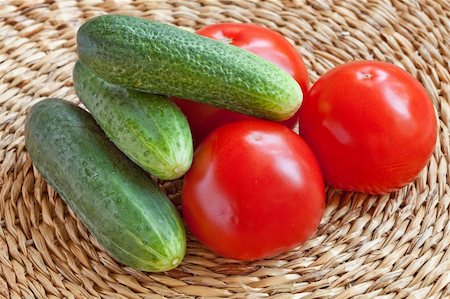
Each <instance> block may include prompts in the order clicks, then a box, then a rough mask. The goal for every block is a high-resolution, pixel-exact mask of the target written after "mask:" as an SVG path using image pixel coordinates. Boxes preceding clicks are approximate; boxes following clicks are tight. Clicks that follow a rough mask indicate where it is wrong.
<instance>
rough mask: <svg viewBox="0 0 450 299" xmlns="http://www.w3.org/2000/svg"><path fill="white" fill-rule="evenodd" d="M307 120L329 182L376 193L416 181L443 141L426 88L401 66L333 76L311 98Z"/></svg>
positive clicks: (306, 131) (302, 126) (346, 68)
mask: <svg viewBox="0 0 450 299" xmlns="http://www.w3.org/2000/svg"><path fill="white" fill-rule="evenodd" d="M299 122H300V123H299V131H300V135H301V136H303V137H304V139H305V141H306V142H307V143H308V144H309V145H310V146H311V148H312V150H313V151H314V153H315V154H316V156H317V159H318V161H319V163H320V165H321V169H322V172H323V174H324V177H325V180H326V181H327V182H328V183H329V184H331V185H333V186H335V187H337V188H341V189H345V190H350V191H359V192H366V193H374V194H380V193H386V192H391V191H394V190H396V189H398V188H401V187H402V186H405V185H406V184H408V183H409V182H411V181H412V180H413V179H414V178H415V177H416V176H417V174H418V173H419V172H420V170H421V169H422V168H423V167H424V166H425V165H426V164H427V162H428V160H429V158H430V156H431V154H432V152H433V149H434V146H435V143H436V136H437V121H436V116H435V112H434V109H433V105H432V103H431V101H430V98H429V96H428V94H427V92H426V90H425V89H424V87H423V86H422V85H421V84H420V83H419V82H418V81H417V80H416V79H415V78H414V77H412V76H411V75H410V74H409V73H407V72H405V71H403V70H402V69H400V68H399V67H397V66H395V65H392V64H388V63H384V62H376V61H358V62H353V63H348V64H344V65H342V66H339V67H337V68H335V69H333V70H331V71H329V72H328V73H326V74H325V75H324V76H323V77H321V78H320V79H319V80H318V81H317V82H316V83H315V84H314V85H313V87H312V88H311V90H310V91H309V94H308V95H307V96H306V98H305V100H304V103H303V105H302V107H301V108H300V119H299Z"/></svg>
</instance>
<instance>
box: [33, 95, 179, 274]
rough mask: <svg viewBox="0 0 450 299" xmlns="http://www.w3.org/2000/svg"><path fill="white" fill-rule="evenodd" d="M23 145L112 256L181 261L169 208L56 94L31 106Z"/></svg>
mask: <svg viewBox="0 0 450 299" xmlns="http://www.w3.org/2000/svg"><path fill="white" fill-rule="evenodd" d="M25 145H26V148H27V151H28V152H29V154H30V156H31V158H32V161H33V163H34V165H35V166H36V168H37V169H38V170H39V172H40V173H41V174H42V176H43V177H44V178H45V179H46V180H47V182H48V183H49V184H50V185H51V186H53V187H54V188H55V190H56V191H57V192H58V193H59V194H60V195H61V197H62V198H63V199H64V200H65V202H66V203H67V204H68V205H69V206H70V207H71V208H72V210H73V211H74V212H75V213H76V214H77V215H78V216H79V217H80V219H81V221H82V222H83V223H84V225H85V226H86V227H87V229H88V230H89V231H90V232H91V233H92V234H93V235H94V236H95V237H96V238H97V240H98V242H99V243H100V244H101V245H102V246H103V247H104V248H105V249H106V251H108V252H109V254H110V255H111V256H112V257H114V258H115V259H117V260H118V261H119V262H121V263H123V264H125V265H127V266H130V267H133V268H135V269H139V270H144V271H154V272H159V271H166V270H169V269H172V268H174V267H176V266H177V265H178V264H179V263H180V261H181V260H182V259H183V256H184V253H185V248H186V239H185V233H184V228H183V225H182V222H181V220H180V217H179V216H178V213H177V211H176V210H175V208H174V206H173V205H172V203H171V202H170V201H169V199H168V198H167V196H166V195H165V194H164V193H163V192H162V191H160V190H159V189H158V188H157V187H156V186H155V184H154V183H153V182H152V181H151V179H150V178H149V177H148V176H147V175H146V173H145V172H144V171H143V170H142V169H141V168H139V167H138V166H137V165H136V164H134V163H133V162H131V161H130V160H129V159H128V158H127V157H126V156H125V155H124V154H122V152H121V151H120V150H119V149H117V148H116V147H115V146H114V144H113V143H111V142H110V141H109V140H108V138H107V137H106V136H105V134H104V133H103V132H102V130H101V129H100V127H99V126H98V125H97V124H96V123H95V120H94V119H93V118H92V117H91V116H90V115H89V114H88V113H87V112H86V111H84V110H82V109H81V108H79V107H77V106H75V105H73V104H71V103H69V102H67V101H63V100H60V99H46V100H43V101H41V102H39V103H37V104H36V105H34V106H33V107H32V108H31V110H30V112H29V114H28V116H27V120H26V125H25Z"/></svg>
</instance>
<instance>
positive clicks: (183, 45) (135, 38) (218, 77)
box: [77, 15, 302, 120]
mask: <svg viewBox="0 0 450 299" xmlns="http://www.w3.org/2000/svg"><path fill="white" fill-rule="evenodd" d="M77 44H78V56H79V59H80V60H81V62H82V63H83V64H84V65H86V66H87V67H89V68H90V69H92V70H93V71H94V72H95V73H96V74H97V75H98V76H100V77H101V78H103V79H105V80H106V81H108V82H110V83H113V84H117V85H121V86H124V87H127V88H133V89H137V90H141V91H144V92H149V93H154V94H162V95H169V96H177V97H181V98H186V99H192V100H193V101H197V102H204V103H209V104H212V105H215V106H218V107H222V108H226V109H229V110H233V111H237V112H241V113H244V114H248V115H252V116H255V117H260V118H266V119H271V120H284V119H288V118H289V117H291V116H292V115H293V114H294V113H295V112H296V111H297V110H298V108H299V107H300V104H301V102H302V91H301V89H300V87H299V85H298V84H297V82H296V81H295V80H294V79H293V78H292V77H291V76H289V75H288V74H287V73H286V72H284V71H283V70H281V69H280V68H279V67H277V66H275V65H274V64H272V63H270V62H268V61H266V60H264V59H262V58H260V57H259V56H257V55H255V54H252V53H250V52H248V51H246V50H243V49H241V48H238V47H235V46H233V45H229V44H226V43H223V42H220V41H216V40H212V39H209V38H206V37H203V36H200V35H198V34H195V33H191V32H188V31H185V30H182V29H180V28H177V27H174V26H172V25H167V24H164V23H159V22H156V21H149V20H144V19H141V18H136V17H131V16H121V15H104V16H99V17H95V18H93V19H91V20H90V21H88V22H86V23H85V24H83V25H82V26H81V27H80V29H79V30H78V33H77Z"/></svg>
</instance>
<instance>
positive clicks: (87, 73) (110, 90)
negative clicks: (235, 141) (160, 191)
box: [73, 62, 193, 180]
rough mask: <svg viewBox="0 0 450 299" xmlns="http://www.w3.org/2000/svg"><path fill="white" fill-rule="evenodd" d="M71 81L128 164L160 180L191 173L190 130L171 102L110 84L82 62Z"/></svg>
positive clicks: (165, 98) (77, 64) (178, 110)
mask: <svg viewBox="0 0 450 299" xmlns="http://www.w3.org/2000/svg"><path fill="white" fill-rule="evenodd" d="M73 81H74V86H75V91H76V93H77V95H78V97H79V99H80V100H81V102H82V103H83V104H84V105H85V106H86V107H87V108H88V109H89V111H90V112H91V114H92V116H93V117H94V118H95V120H96V121H97V123H98V124H99V125H100V127H101V128H102V129H103V131H104V132H105V133H106V135H107V136H108V137H109V139H110V140H111V141H112V142H114V143H115V144H116V146H117V147H118V148H119V149H120V150H121V151H122V152H123V153H125V155H127V156H128V157H129V158H130V159H131V160H132V161H134V162H135V163H136V164H138V165H139V166H141V167H142V168H143V169H144V170H146V171H147V172H149V173H151V174H153V175H155V176H157V177H158V178H160V179H163V180H173V179H177V178H179V177H181V176H182V175H183V174H184V173H185V172H186V171H187V170H188V169H189V167H190V166H191V163H192V152H193V146H192V136H191V131H190V129H189V124H188V122H187V120H186V117H185V116H184V115H183V113H182V112H181V111H180V109H179V108H178V106H177V105H175V103H173V102H172V100H171V99H169V98H167V97H163V96H158V95H153V94H149V93H143V92H139V91H136V90H131V89H126V88H124V87H120V86H117V85H113V84H111V83H108V82H106V81H104V80H102V79H100V78H99V77H97V76H96V75H95V74H94V73H93V72H92V71H91V70H89V69H88V68H87V67H85V66H84V65H82V64H81V63H80V62H77V63H76V64H75V68H74V70H73Z"/></svg>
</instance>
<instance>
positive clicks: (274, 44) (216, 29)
mask: <svg viewBox="0 0 450 299" xmlns="http://www.w3.org/2000/svg"><path fill="white" fill-rule="evenodd" d="M197 33H198V34H200V35H203V36H206V37H209V38H212V39H216V40H221V41H224V42H230V43H231V44H232V45H234V46H237V47H240V48H243V49H245V50H247V51H250V52H252V53H254V54H256V55H259V56H260V57H262V58H264V59H266V60H268V61H270V62H272V63H274V64H275V65H278V66H279V67H280V68H282V69H283V70H285V71H286V72H287V73H288V74H289V75H291V76H292V77H293V78H294V79H295V80H296V81H297V82H298V84H299V85H300V87H301V89H302V92H303V94H305V93H306V92H307V91H308V84H309V79H308V72H307V70H306V67H305V64H304V63H303V60H302V57H301V56H300V55H299V54H298V53H297V51H296V49H295V48H294V47H293V46H292V45H291V44H290V43H289V41H288V40H286V39H285V38H284V37H283V36H282V35H281V34H279V33H278V32H275V31H272V30H270V29H267V28H264V27H260V26H257V25H254V24H233V23H223V24H214V25H209V26H205V27H203V28H201V29H200V30H198V31H197ZM175 102H176V103H177V105H178V106H179V107H180V108H181V110H182V111H183V113H184V114H185V115H186V117H187V119H188V121H189V124H190V126H191V131H192V135H193V138H194V143H195V144H196V145H198V144H200V142H201V141H202V140H203V139H204V138H205V137H206V136H207V135H208V134H209V133H211V132H212V131H213V130H214V129H216V128H218V127H220V126H221V125H224V124H226V123H229V122H233V121H239V120H252V119H253V120H254V119H256V118H253V117H251V116H248V115H244V114H241V113H237V112H232V111H229V110H225V109H221V108H216V107H214V106H212V105H208V104H203V103H196V102H192V101H187V100H182V99H175ZM297 120H298V113H296V114H295V115H294V116H293V117H291V118H289V119H287V120H285V121H281V122H280V123H282V124H284V125H285V126H287V127H290V128H293V127H295V126H296V125H297Z"/></svg>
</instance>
